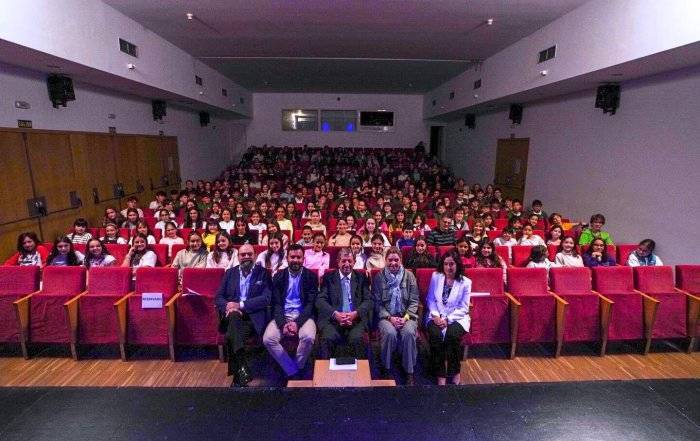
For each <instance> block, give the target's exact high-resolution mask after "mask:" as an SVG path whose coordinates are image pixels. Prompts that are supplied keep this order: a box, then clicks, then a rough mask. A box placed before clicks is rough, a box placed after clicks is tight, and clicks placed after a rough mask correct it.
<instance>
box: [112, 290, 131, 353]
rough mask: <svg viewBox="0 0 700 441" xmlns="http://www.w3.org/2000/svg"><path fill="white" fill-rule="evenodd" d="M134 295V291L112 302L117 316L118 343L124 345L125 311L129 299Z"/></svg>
mask: <svg viewBox="0 0 700 441" xmlns="http://www.w3.org/2000/svg"><path fill="white" fill-rule="evenodd" d="M133 295H134V291H131V292H130V293H127V294H126V295H125V296H124V297H122V298H121V299H119V300H117V301H116V302H114V311H115V312H116V314H117V329H118V330H119V343H120V344H122V345H123V344H125V343H126V328H127V326H126V320H127V317H126V311H127V306H128V304H129V298H130V297H132V296H133Z"/></svg>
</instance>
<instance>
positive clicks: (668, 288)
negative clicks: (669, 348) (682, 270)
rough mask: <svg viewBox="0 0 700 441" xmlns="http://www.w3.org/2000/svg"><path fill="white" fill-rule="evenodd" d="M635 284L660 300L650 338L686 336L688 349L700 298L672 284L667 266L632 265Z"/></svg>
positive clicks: (671, 271)
mask: <svg viewBox="0 0 700 441" xmlns="http://www.w3.org/2000/svg"><path fill="white" fill-rule="evenodd" d="M634 284H635V287H636V288H637V289H638V290H639V291H641V292H643V293H644V294H647V295H648V296H650V297H652V298H653V299H655V300H657V301H658V302H659V305H658V310H657V311H656V321H655V322H654V326H653V330H652V338H686V337H687V338H688V339H689V342H688V343H689V344H688V350H689V351H692V348H693V345H694V343H695V332H696V324H697V320H698V317H697V313H693V314H689V312H690V311H697V308H698V306H697V305H698V304H700V299H699V298H698V297H696V296H693V295H691V294H689V293H687V292H684V291H681V290H679V289H678V288H676V287H675V285H674V280H673V268H671V267H670V266H640V267H635V268H634Z"/></svg>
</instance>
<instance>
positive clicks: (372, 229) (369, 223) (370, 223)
mask: <svg viewBox="0 0 700 441" xmlns="http://www.w3.org/2000/svg"><path fill="white" fill-rule="evenodd" d="M359 233H360V234H361V235H362V239H363V240H364V243H363V245H364V246H366V247H370V246H372V241H373V240H374V237H375V236H377V235H378V236H379V237H381V238H382V242H383V243H384V246H385V247H388V246H389V245H390V243H389V239H388V238H387V237H386V235H385V234H384V233H382V232H381V231H379V229H377V222H376V221H375V220H374V218H369V219H367V220H366V221H365V226H364V227H362V228H361V229H360V231H359Z"/></svg>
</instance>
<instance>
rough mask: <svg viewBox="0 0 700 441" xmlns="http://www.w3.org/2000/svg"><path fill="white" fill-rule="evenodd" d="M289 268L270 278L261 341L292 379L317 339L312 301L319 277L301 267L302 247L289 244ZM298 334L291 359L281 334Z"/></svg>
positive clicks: (315, 293)
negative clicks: (266, 320)
mask: <svg viewBox="0 0 700 441" xmlns="http://www.w3.org/2000/svg"><path fill="white" fill-rule="evenodd" d="M287 263H288V264H289V267H288V268H286V269H284V270H282V271H279V272H278V273H277V274H275V277H273V279H272V321H271V322H270V323H269V324H268V325H267V328H266V329H265V334H264V335H263V344H264V345H265V347H266V348H267V350H268V351H270V354H271V355H272V357H274V359H275V360H276V361H277V363H279V365H280V366H281V367H282V369H284V372H285V374H286V375H287V377H291V378H293V377H294V376H295V375H297V374H298V373H299V372H300V371H302V370H303V369H304V366H306V359H307V358H308V357H309V354H310V353H311V350H312V349H313V346H314V341H316V323H315V322H314V319H315V314H314V303H315V302H316V297H317V296H318V277H317V276H316V274H314V273H313V272H312V271H310V270H308V269H306V268H304V267H303V266H302V265H303V263H304V247H302V246H301V245H299V244H291V245H289V247H288V248H287ZM297 336H298V337H299V345H298V346H297V353H296V360H292V359H291V358H290V357H289V355H288V354H287V351H286V350H285V349H284V348H283V347H282V345H281V344H280V340H281V339H282V338H283V337H292V338H293V337H297Z"/></svg>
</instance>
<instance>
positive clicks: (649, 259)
mask: <svg viewBox="0 0 700 441" xmlns="http://www.w3.org/2000/svg"><path fill="white" fill-rule="evenodd" d="M655 248H656V242H654V241H653V240H651V239H644V240H643V241H641V242H639V245H638V246H637V249H636V250H634V251H633V252H631V253H630V255H629V257H628V258H627V265H628V266H661V265H663V262H661V259H660V258H659V256H657V255H656V254H654V249H655Z"/></svg>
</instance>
